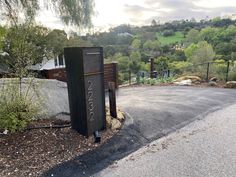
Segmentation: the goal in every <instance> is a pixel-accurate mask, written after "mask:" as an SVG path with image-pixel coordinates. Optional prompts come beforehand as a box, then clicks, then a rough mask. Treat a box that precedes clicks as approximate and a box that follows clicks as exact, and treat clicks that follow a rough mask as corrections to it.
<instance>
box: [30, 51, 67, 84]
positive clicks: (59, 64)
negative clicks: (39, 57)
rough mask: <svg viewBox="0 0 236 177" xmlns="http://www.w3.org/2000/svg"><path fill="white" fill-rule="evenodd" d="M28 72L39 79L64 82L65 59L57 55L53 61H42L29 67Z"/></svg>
mask: <svg viewBox="0 0 236 177" xmlns="http://www.w3.org/2000/svg"><path fill="white" fill-rule="evenodd" d="M29 70H31V71H32V72H34V73H36V74H37V76H38V77H41V78H46V79H57V80H59V81H64V82H65V81H66V71H65V59H64V56H63V55H59V56H58V57H56V58H55V59H50V60H46V59H44V60H43V61H42V63H37V64H36V65H33V66H30V67H29Z"/></svg>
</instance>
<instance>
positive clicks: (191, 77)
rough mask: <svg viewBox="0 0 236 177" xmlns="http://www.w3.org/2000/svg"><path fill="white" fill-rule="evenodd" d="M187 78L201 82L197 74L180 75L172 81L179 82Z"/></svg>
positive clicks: (193, 81)
mask: <svg viewBox="0 0 236 177" xmlns="http://www.w3.org/2000/svg"><path fill="white" fill-rule="evenodd" d="M189 79H190V80H191V82H192V83H197V82H201V78H200V77H198V76H182V77H179V78H178V79H176V80H174V82H181V81H184V80H189Z"/></svg>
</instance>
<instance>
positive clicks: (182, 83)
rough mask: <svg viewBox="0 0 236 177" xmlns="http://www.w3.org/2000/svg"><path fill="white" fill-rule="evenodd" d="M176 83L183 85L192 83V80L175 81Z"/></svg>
mask: <svg viewBox="0 0 236 177" xmlns="http://www.w3.org/2000/svg"><path fill="white" fill-rule="evenodd" d="M174 83H175V84H177V85H181V86H186V85H192V81H191V80H190V79H188V80H182V81H180V82H174Z"/></svg>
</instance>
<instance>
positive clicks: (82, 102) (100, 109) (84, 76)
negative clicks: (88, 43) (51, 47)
mask: <svg viewBox="0 0 236 177" xmlns="http://www.w3.org/2000/svg"><path fill="white" fill-rule="evenodd" d="M64 55H65V63H66V73H67V78H68V81H67V85H68V95H69V105H70V114H71V124H72V128H73V129H75V130H77V131H78V132H79V133H81V134H82V135H85V136H89V135H92V134H93V133H94V132H95V131H99V130H102V129H104V128H105V92H104V64H103V50H102V48H100V47H90V48H88V47H85V48H80V47H73V48H65V49H64Z"/></svg>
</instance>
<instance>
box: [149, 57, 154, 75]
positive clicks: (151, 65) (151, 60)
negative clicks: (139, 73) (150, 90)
mask: <svg viewBox="0 0 236 177" xmlns="http://www.w3.org/2000/svg"><path fill="white" fill-rule="evenodd" d="M150 62H151V64H150V78H151V79H152V78H154V76H153V71H154V58H151V59H150Z"/></svg>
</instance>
